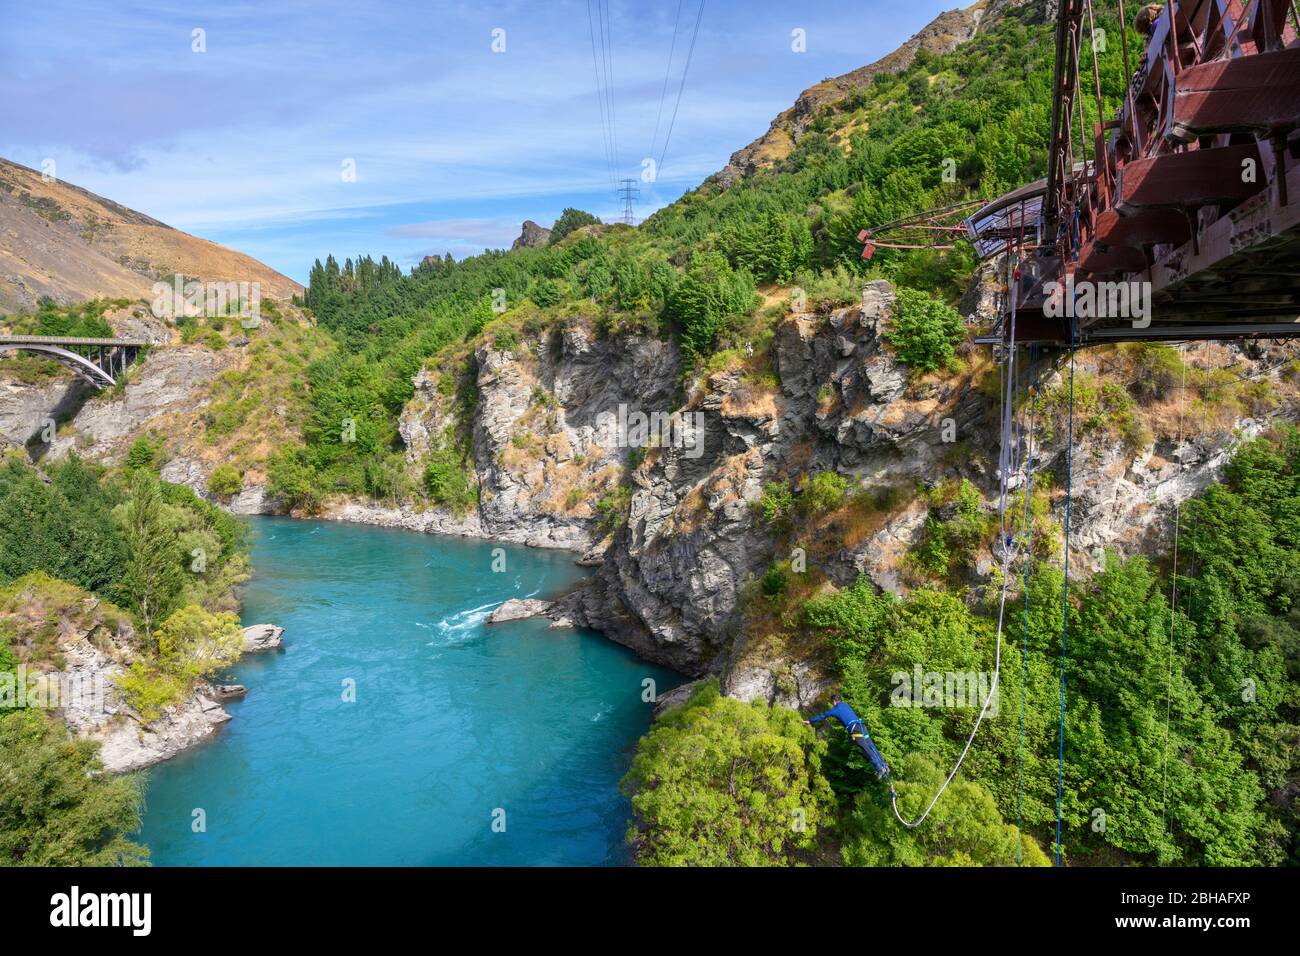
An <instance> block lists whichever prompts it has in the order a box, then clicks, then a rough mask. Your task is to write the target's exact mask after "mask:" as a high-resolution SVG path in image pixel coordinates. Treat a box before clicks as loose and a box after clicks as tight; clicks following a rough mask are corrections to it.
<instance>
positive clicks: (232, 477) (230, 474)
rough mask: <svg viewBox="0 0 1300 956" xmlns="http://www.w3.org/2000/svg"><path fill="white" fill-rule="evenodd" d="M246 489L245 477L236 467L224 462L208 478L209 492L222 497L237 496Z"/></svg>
mask: <svg viewBox="0 0 1300 956" xmlns="http://www.w3.org/2000/svg"><path fill="white" fill-rule="evenodd" d="M243 487H244V477H243V475H241V474H240V473H239V469H237V468H236V467H235V466H234V465H232V464H230V463H228V462H222V463H221V464H220V465H217V467H216V468H213V469H212V474H210V475H209V476H208V491H210V492H211V493H212V494H214V495H219V496H221V497H223V498H224V497H229V496H230V495H237V494H239V492H240V491H242V490H243Z"/></svg>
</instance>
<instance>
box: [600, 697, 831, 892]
mask: <svg viewBox="0 0 1300 956" xmlns="http://www.w3.org/2000/svg"><path fill="white" fill-rule="evenodd" d="M822 750H823V747H822V745H821V744H820V743H818V742H817V741H816V739H815V738H814V736H813V734H812V732H811V731H810V730H809V728H808V727H807V726H805V725H804V723H803V721H802V719H801V718H800V717H799V715H798V714H796V713H794V712H793V711H790V710H786V709H785V708H781V707H768V706H767V705H766V704H764V703H762V702H759V701H755V702H754V703H752V704H745V703H741V702H740V701H736V700H731V699H730V698H726V697H722V696H721V695H720V694H719V692H718V685H717V682H716V681H709V682H707V683H706V684H703V685H701V686H700V687H699V688H697V689H696V691H695V692H694V693H693V694H692V695H691V698H690V700H689V701H687V702H686V703H685V704H683V705H681V706H679V707H676V708H674V709H672V710H670V711H668V713H667V714H665V715H664V716H663V717H661V718H660V719H659V720H658V721H656V723H655V725H654V727H653V728H651V730H650V733H648V734H646V736H645V737H643V738H642V740H641V743H640V746H639V747H638V748H637V754H636V757H635V758H634V760H633V761H632V769H631V770H630V771H629V772H628V774H627V776H626V777H625V778H624V781H623V786H624V788H625V790H626V791H627V792H628V793H629V794H630V795H631V799H632V810H633V812H634V813H635V814H636V817H637V820H636V822H635V823H634V824H633V827H632V829H631V830H630V831H629V834H628V836H629V839H630V840H631V841H632V842H633V844H634V845H635V846H636V848H637V855H638V859H639V861H640V862H641V863H643V864H646V865H652V866H689V865H693V866H736V865H739V866H774V865H783V864H791V863H798V862H800V861H802V860H804V859H806V858H807V855H808V854H809V853H810V852H812V851H813V850H814V849H815V847H816V845H817V837H818V835H819V833H820V832H821V830H822V829H823V828H824V827H825V826H827V825H828V824H829V823H830V821H831V814H832V803H831V793H830V788H829V787H828V786H827V785H826V782H825V780H824V779H823V778H822V776H821V774H820V754H821V752H822Z"/></svg>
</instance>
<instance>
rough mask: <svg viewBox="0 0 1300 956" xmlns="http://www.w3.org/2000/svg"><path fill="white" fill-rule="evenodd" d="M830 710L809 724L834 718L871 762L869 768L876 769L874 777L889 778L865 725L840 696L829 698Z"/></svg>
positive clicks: (887, 766) (882, 758) (813, 718)
mask: <svg viewBox="0 0 1300 956" xmlns="http://www.w3.org/2000/svg"><path fill="white" fill-rule="evenodd" d="M831 705H832V706H831V709H830V710H828V711H826V713H824V714H818V715H817V716H816V717H812V718H810V719H809V720H808V721H807V722H808V723H809V724H819V723H821V722H822V721H823V720H825V719H826V718H827V717H834V718H835V719H836V720H838V721H839V722H840V723H841V724H843V725H844V729H845V730H847V731H848V732H849V738H850V739H851V740H852V741H853V742H854V743H855V744H857V745H858V747H859V748H860V749H861V750H862V752H863V753H864V754H866V755H867V759H868V760H870V761H871V766H873V767H875V768H876V776H877V777H879V778H880V779H881V780H884V779H885V778H886V777H888V776H889V764H887V763H885V758H884V757H882V756H880V751H878V750H876V745H875V744H873V743H872V742H871V738H870V737H869V736H868V735H867V728H866V725H865V724H863V723H862V718H861V717H859V716H858V715H857V714H855V713H854V712H853V708H852V707H850V706H849V705H848V704H846V703H845V702H844V701H842V700H840V695H839V694H836V695H835V696H833V697H832V698H831Z"/></svg>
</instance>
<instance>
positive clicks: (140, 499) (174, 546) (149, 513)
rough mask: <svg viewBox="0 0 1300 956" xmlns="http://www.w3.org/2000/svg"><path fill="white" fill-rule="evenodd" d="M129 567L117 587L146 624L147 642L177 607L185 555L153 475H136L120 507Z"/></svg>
mask: <svg viewBox="0 0 1300 956" xmlns="http://www.w3.org/2000/svg"><path fill="white" fill-rule="evenodd" d="M119 511H120V515H121V518H120V520H121V524H122V530H123V537H124V539H125V541H126V549H127V556H126V565H125V567H124V569H123V573H122V579H121V582H120V583H119V585H118V587H119V589H120V590H121V592H122V593H123V594H124V595H125V596H126V598H127V605H128V606H129V607H130V608H131V610H133V611H135V613H136V614H138V615H139V617H140V620H141V622H142V623H143V624H144V634H145V638H146V640H149V639H151V636H152V634H153V628H154V625H155V624H157V623H158V622H159V621H161V620H162V619H163V617H165V616H166V615H167V613H168V612H169V611H170V610H171V609H172V607H173V606H174V603H175V600H176V596H177V594H178V593H179V592H180V589H181V586H182V581H183V579H182V577H181V574H182V570H181V569H182V564H181V561H182V554H181V552H180V548H179V547H178V542H177V539H176V536H175V535H174V534H173V533H172V529H171V528H169V527H168V523H167V517H166V514H165V510H164V502H163V497H162V490H161V488H160V486H159V481H158V479H157V478H156V477H154V475H152V474H151V473H149V472H146V471H137V472H135V473H134V474H133V476H132V479H131V497H130V500H129V501H128V502H127V503H126V504H124V505H122V506H120V508H119Z"/></svg>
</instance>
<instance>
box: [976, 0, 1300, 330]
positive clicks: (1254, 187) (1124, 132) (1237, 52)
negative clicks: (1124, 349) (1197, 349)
mask: <svg viewBox="0 0 1300 956" xmlns="http://www.w3.org/2000/svg"><path fill="white" fill-rule="evenodd" d="M1119 12H1120V16H1121V19H1122V18H1123V17H1124V16H1125V11H1124V4H1123V0H1119ZM1288 14H1290V15H1291V16H1294V14H1295V11H1294V8H1293V6H1292V5H1291V3H1290V2H1289V0H1167V2H1166V3H1165V4H1164V6H1163V8H1162V9H1160V12H1159V14H1158V15H1157V16H1156V17H1155V19H1154V20H1153V21H1152V23H1151V31H1150V36H1149V40H1148V43H1147V46H1146V49H1145V50H1144V51H1142V53H1141V55H1140V57H1139V58H1138V61H1137V66H1136V69H1135V70H1130V65H1131V64H1130V62H1129V56H1128V49H1127V36H1125V48H1124V59H1125V75H1127V76H1129V77H1130V78H1131V81H1130V83H1129V85H1128V88H1127V90H1126V92H1125V98H1124V103H1123V105H1122V106H1121V108H1120V110H1119V112H1118V115H1116V116H1114V117H1113V118H1112V119H1109V120H1104V121H1102V122H1099V123H1096V124H1094V125H1093V127H1092V129H1090V130H1089V129H1087V128H1086V127H1085V125H1084V109H1083V106H1084V97H1090V98H1095V101H1096V112H1097V115H1098V116H1102V115H1104V114H1103V110H1102V96H1101V84H1100V79H1099V73H1098V70H1097V59H1096V52H1095V48H1094V46H1093V44H1092V42H1091V37H1092V36H1093V35H1094V34H1093V31H1094V29H1095V27H1094V17H1093V8H1092V0H1061V6H1060V9H1059V15H1058V19H1057V30H1056V50H1057V58H1056V75H1055V95H1054V100H1053V109H1052V124H1053V125H1052V135H1051V145H1050V152H1049V166H1048V175H1047V178H1046V180H1045V181H1044V182H1042V183H1041V194H1039V193H1038V191H1037V187H1038V186H1039V185H1040V184H1035V185H1034V187H1032V188H1030V187H1027V189H1029V190H1030V192H1031V193H1033V195H1031V196H1023V197H1019V198H1017V196H1016V194H1015V193H1012V194H1009V195H1008V196H1007V197H1002V199H1000V200H997V201H995V203H994V204H990V207H993V206H995V205H998V204H1000V207H999V209H996V210H995V209H991V208H990V207H985V209H982V210H981V211H980V212H977V213H976V214H975V215H974V216H972V217H970V219H968V220H967V226H968V229H969V231H970V233H971V236H972V238H974V239H975V241H976V243H977V246H980V247H982V248H981V251H982V252H984V253H985V254H992V253H993V252H995V251H996V252H1005V253H1007V254H1008V258H1009V259H1010V261H1011V263H1012V265H1011V269H1010V275H1009V277H1008V278H1009V282H1008V286H1009V289H1008V292H1009V294H1008V295H1007V296H1006V303H1005V307H1004V309H1003V316H1002V320H1001V321H999V324H998V328H997V329H996V330H995V331H994V334H993V335H992V336H988V337H985V339H984V340H985V341H1001V340H1003V338H1004V336H1005V329H1006V326H1007V323H1006V321H1005V317H1006V313H1007V311H1009V310H1010V309H1011V308H1015V309H1016V310H1017V323H1018V326H1019V327H1018V331H1017V339H1018V340H1019V341H1020V342H1021V343H1023V344H1029V343H1033V342H1038V343H1049V344H1050V343H1057V344H1064V343H1069V342H1071V341H1074V342H1076V343H1082V342H1087V341H1124V340H1130V339H1165V340H1180V339H1202V338H1237V337H1271V338H1280V337H1291V336H1297V335H1300V324H1298V323H1297V322H1296V319H1297V316H1300V138H1298V134H1297V130H1298V128H1300V42H1298V41H1297V37H1296V25H1295V24H1294V23H1292V22H1289V21H1288ZM1089 60H1090V61H1091V62H1088V61H1089ZM1089 75H1090V79H1087V78H1088V77H1089ZM992 212H1000V216H994V215H990V213H992ZM1008 221H1012V222H1017V221H1018V222H1021V223H1030V222H1032V223H1033V224H1034V228H1033V229H1032V230H1026V233H1025V234H1024V235H1023V236H1022V237H1011V236H1009V235H1008V234H1007V230H1006V229H1005V226H1006V224H1007V222H1008ZM999 228H1001V230H1002V231H999ZM1031 233H1032V235H1031ZM999 246H1001V248H1000V249H999V248H998V247H999ZM1103 284H1105V285H1109V286H1110V287H1111V288H1115V287H1117V286H1119V285H1120V284H1123V285H1127V286H1129V287H1131V288H1134V289H1137V288H1138V286H1137V285H1135V284H1144V285H1143V286H1142V288H1143V289H1144V291H1145V293H1146V294H1148V295H1149V300H1150V302H1149V304H1150V310H1149V315H1147V316H1146V317H1144V318H1143V319H1142V320H1141V321H1135V320H1134V318H1133V317H1132V316H1131V315H1129V316H1126V315H1119V316H1117V315H1105V314H1093V315H1087V316H1080V315H1062V314H1061V313H1062V312H1063V311H1064V312H1067V313H1071V312H1074V311H1075V310H1074V309H1072V308H1066V309H1063V308H1062V305H1063V303H1062V301H1061V298H1062V297H1069V296H1073V295H1074V294H1075V292H1074V290H1075V289H1077V288H1080V287H1082V286H1084V285H1091V286H1094V287H1100V286H1102V285H1103ZM1091 311H1094V312H1095V311H1096V310H1095V308H1094V309H1093V310H1091ZM1103 311H1104V310H1103Z"/></svg>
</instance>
